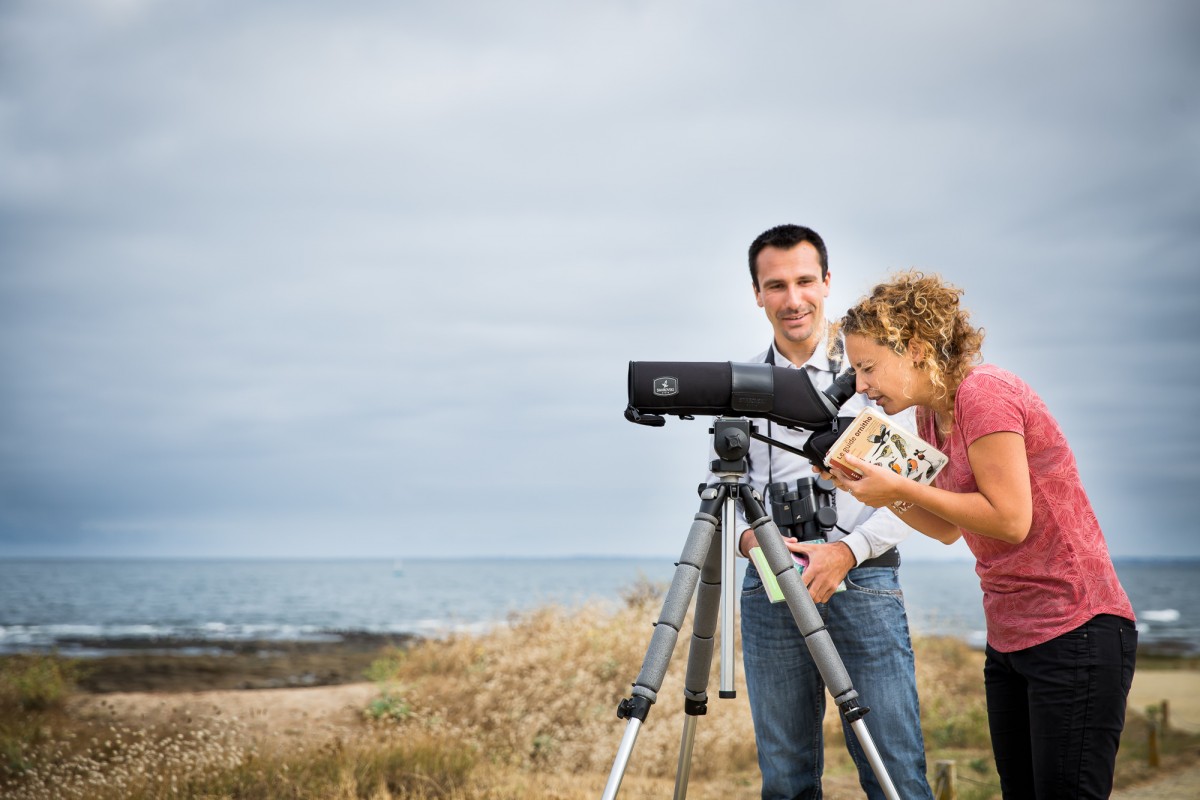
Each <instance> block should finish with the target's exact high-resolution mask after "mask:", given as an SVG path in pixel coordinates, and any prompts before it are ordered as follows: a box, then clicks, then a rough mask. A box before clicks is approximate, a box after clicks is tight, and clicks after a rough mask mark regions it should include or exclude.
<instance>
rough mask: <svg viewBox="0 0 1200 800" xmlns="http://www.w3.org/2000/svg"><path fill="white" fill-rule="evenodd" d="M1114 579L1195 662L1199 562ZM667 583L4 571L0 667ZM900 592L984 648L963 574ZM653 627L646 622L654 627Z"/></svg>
mask: <svg viewBox="0 0 1200 800" xmlns="http://www.w3.org/2000/svg"><path fill="white" fill-rule="evenodd" d="M744 563H745V562H742V561H739V569H738V578H737V586H738V587H740V585H741V573H742V570H743V569H744ZM1116 568H1117V574H1118V575H1119V577H1120V579H1121V582H1122V584H1123V585H1124V586H1125V590H1126V591H1127V592H1128V594H1129V596H1130V599H1131V601H1132V602H1133V606H1134V610H1135V612H1136V614H1137V617H1138V627H1139V630H1140V642H1141V649H1142V652H1148V653H1153V654H1158V655H1167V656H1197V655H1200V559H1198V560H1172V561H1147V560H1127V561H1126V560H1118V561H1117V562H1116ZM674 574H675V564H674V559H672V558H670V557H665V556H664V557H661V558H536V559H534V558H530V559H523V558H498V559H488V560H479V559H475V558H468V557H462V558H446V559H424V558H422V559H404V560H401V561H397V560H391V559H378V560H192V559H188V560H183V559H180V560H150V559H91V560H65V559H44V560H39V559H27V560H26V559H22V560H4V561H0V654H11V653H26V652H50V651H54V652H58V653H60V654H63V655H68V656H73V657H81V658H82V657H94V656H103V655H108V654H116V653H119V652H123V651H128V650H139V651H146V650H161V651H165V652H179V653H184V652H187V653H197V652H205V651H206V648H210V649H211V650H212V651H213V652H219V651H220V647H219V645H220V644H221V643H229V642H238V641H251V642H258V641H263V642H273V641H274V642H286V641H297V642H305V641H309V642H321V641H328V642H336V641H339V640H340V639H342V638H344V637H347V636H351V635H355V634H363V635H414V636H419V637H443V636H448V635H451V634H456V633H468V634H469V633H474V632H483V631H487V630H489V629H492V628H494V627H496V626H499V625H505V624H509V623H510V622H511V621H512V620H513V619H515V618H517V617H519V615H521V614H523V613H526V612H530V611H533V610H536V609H538V608H540V607H543V606H547V605H555V606H562V607H567V608H571V607H578V606H581V605H583V604H587V603H601V604H606V603H607V604H612V605H613V607H616V606H617V605H619V604H620V603H622V602H623V599H622V598H623V597H624V596H625V595H626V594H627V593H630V592H631V591H633V590H634V589H635V588H636V587H638V586H644V585H645V584H647V583H649V584H651V585H659V586H662V587H665V586H666V585H669V583H670V581H671V579H672V577H673V576H674ZM901 580H902V583H903V586H904V595H905V603H906V607H907V609H908V614H909V621H910V626H911V628H912V630H913V633H914V634H916V635H922V634H929V635H944V636H952V637H956V638H959V639H962V640H963V641H965V642H967V643H969V644H971V645H972V646H974V647H982V646H983V643H984V637H985V634H984V621H983V610H982V594H981V592H980V589H979V583H978V579H977V578H976V576H975V572H974V567H973V564H972V563H970V562H966V561H956V562H945V561H911V562H905V563H904V565H903V566H902V567H901ZM657 614H658V610H657V609H656V608H655V609H653V613H652V615H651V616H652V617H657ZM647 622H648V623H652V622H654V619H653V618H651V619H647ZM647 631H649V628H647ZM648 642H649V633H648V632H647V643H648ZM210 646H211V647H210Z"/></svg>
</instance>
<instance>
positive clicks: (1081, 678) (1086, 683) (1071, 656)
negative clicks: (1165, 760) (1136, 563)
mask: <svg viewBox="0 0 1200 800" xmlns="http://www.w3.org/2000/svg"><path fill="white" fill-rule="evenodd" d="M1136 655H1137V629H1136V628H1135V627H1134V624H1133V623H1132V622H1130V621H1129V620H1127V619H1123V618H1121V617H1116V616H1112V615H1110V614H1101V615H1099V616H1097V617H1093V618H1092V619H1091V620H1089V621H1087V622H1085V623H1084V624H1083V625H1080V626H1079V627H1078V628H1076V629H1074V630H1072V631H1068V632H1067V633H1064V634H1062V635H1061V636H1057V637H1055V638H1054V639H1051V640H1050V641H1048V642H1043V643H1042V644H1039V645H1036V646H1034V647H1030V648H1028V649H1026V650H1018V651H1016V652H1013V653H1001V652H998V651H996V650H993V649H992V648H991V646H990V645H989V646H988V648H987V660H986V662H985V663H984V667H983V677H984V686H985V688H986V690H987V709H988V727H989V728H990V729H991V733H992V751H993V753H994V754H995V756H996V769H997V771H998V772H999V773H1000V788H1001V790H1002V791H1003V793H1004V797H1005V798H1013V799H1014V800H1017V799H1018V798H1019V800H1033V799H1034V798H1036V800H1051V799H1053V800H1060V798H1080V800H1082V799H1083V798H1089V800H1090V799H1091V798H1096V799H1097V800H1102V799H1103V798H1107V797H1108V796H1109V794H1110V793H1111V792H1112V782H1113V767H1114V764H1115V762H1116V758H1117V748H1118V747H1119V746H1120V743H1121V729H1122V728H1124V727H1125V702H1126V698H1127V696H1128V695H1129V686H1130V684H1131V683H1132V682H1133V669H1134V662H1135V659H1136Z"/></svg>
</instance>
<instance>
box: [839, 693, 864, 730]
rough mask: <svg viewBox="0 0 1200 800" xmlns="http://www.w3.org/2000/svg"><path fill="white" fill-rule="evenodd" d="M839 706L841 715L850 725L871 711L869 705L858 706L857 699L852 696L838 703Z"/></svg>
mask: <svg viewBox="0 0 1200 800" xmlns="http://www.w3.org/2000/svg"><path fill="white" fill-rule="evenodd" d="M839 708H840V709H841V711H842V717H843V718H845V720H846V722H848V723H850V724H851V725H853V724H854V723H855V722H858V721H859V720H860V719H862V718H863V717H865V716H866V715H867V714H869V713H871V709H870V707H869V706H860V705H859V704H858V701H857V700H855V699H854V698H853V697H852V698H850V699H849V700H847V701H846V702H844V703H843V704H842V705H840V706H839Z"/></svg>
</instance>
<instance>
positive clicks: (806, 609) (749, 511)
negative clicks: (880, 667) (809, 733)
mask: <svg viewBox="0 0 1200 800" xmlns="http://www.w3.org/2000/svg"><path fill="white" fill-rule="evenodd" d="M741 500H742V506H743V509H744V510H745V512H746V518H747V519H749V520H752V522H751V523H750V525H751V527H752V528H753V529H754V533H755V537H756V538H757V540H758V546H759V547H761V548H762V551H763V555H764V556H766V559H767V564H768V565H769V566H770V567H771V571H772V572H773V573H774V574H775V577H776V579H777V580H778V581H779V589H780V591H782V592H783V597H784V599H785V600H786V601H787V604H788V609H789V610H790V611H791V612H792V618H793V619H794V620H796V625H797V627H799V629H800V633H801V634H802V635H803V636H804V643H805V645H807V646H808V651H809V653H811V654H812V658H813V663H815V664H816V665H817V670H818V671H819V672H820V673H821V678H822V680H824V681H825V686H826V688H827V689H829V694H830V695H832V696H833V700H834V702H835V703H837V706H838V709H839V710H840V711H841V712H842V716H843V717H844V718H845V719H846V721H847V722H849V723H850V727H851V728H852V729H853V730H854V733H855V735H856V736H857V737H858V740H859V743H860V744H861V745H862V748H863V751H864V752H865V753H866V755H867V760H868V761H869V762H870V764H871V769H872V771H873V772H874V773H875V777H876V779H877V780H878V781H879V786H880V787H881V788H882V789H883V793H884V794H885V795H886V796H887V797H888V798H889V800H900V796H899V795H898V794H897V793H896V786H895V784H893V783H892V779H891V776H889V775H888V773H887V769H886V768H885V767H884V764H883V760H882V759H881V758H880V757H879V751H878V750H876V749H875V742H874V740H872V739H871V734H870V732H869V731H868V730H867V727H866V723H865V722H863V719H862V718H863V715H864V714H866V713H867V712H868V711H870V709H869V708H865V707H862V706H859V704H858V692H856V691H855V690H854V684H853V683H852V682H851V681H850V675H849V673H847V672H846V666H845V665H844V664H843V663H842V659H841V656H839V655H838V653H837V648H836V647H834V645H833V640H832V639H831V638H830V636H829V631H828V630H826V628H825V621H824V620H823V619H821V612H820V611H818V610H817V606H816V604H815V603H814V602H813V599H812V595H810V594H809V593H808V587H807V586H805V585H804V579H803V578H801V577H800V573H799V572H798V571H797V570H796V569H795V566H794V562H793V561H792V557H791V554H790V553H789V552H788V549H787V546H786V545H785V544H784V543H783V537H782V535H781V534H780V533H779V527H778V526H777V525H776V524H775V522H774V521H773V520H772V519H771V517H770V515H769V514H767V513H766V511H765V510H764V509H763V505H762V501H761V500H759V498H758V497H757V495H755V493H754V492H751V491H745V492H742V493H741Z"/></svg>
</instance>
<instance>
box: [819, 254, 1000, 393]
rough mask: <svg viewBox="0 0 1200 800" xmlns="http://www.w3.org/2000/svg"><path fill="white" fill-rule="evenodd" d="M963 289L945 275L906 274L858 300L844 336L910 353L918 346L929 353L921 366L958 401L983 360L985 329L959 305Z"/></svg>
mask: <svg viewBox="0 0 1200 800" xmlns="http://www.w3.org/2000/svg"><path fill="white" fill-rule="evenodd" d="M962 294H963V290H962V289H959V288H958V287H957V286H951V285H950V284H948V283H946V282H945V281H943V280H942V278H941V276H940V275H925V274H924V273H922V272H918V271H916V270H908V271H906V272H900V273H897V274H895V275H894V276H892V279H891V280H890V281H888V282H887V283H881V284H879V285H877V286H876V287H875V288H874V289H872V290H871V294H870V295H868V296H866V297H864V298H862V299H861V300H859V301H858V303H857V305H855V306H854V307H853V308H851V309H850V310H849V311H847V312H846V316H845V317H844V318H843V319H842V323H841V326H842V333H843V334H846V335H849V334H852V333H854V334H859V335H860V336H866V337H868V338H870V339H873V340H874V341H875V342H877V343H879V344H881V345H884V346H885V347H890V348H892V350H894V351H895V352H897V353H907V352H908V347H909V345H910V344H914V343H915V344H917V345H918V346H920V348H921V350H922V351H923V352H924V353H925V360H924V362H923V363H921V364H919V365H918V366H920V367H921V368H922V369H924V370H925V373H926V374H927V375H928V376H929V379H930V381H932V382H933V385H934V386H936V387H938V388H939V389H940V390H941V396H942V397H948V398H951V399H953V397H954V394H955V392H957V391H958V385H959V384H960V383H962V381H963V378H965V377H966V376H967V373H968V372H969V371H970V370H971V367H972V366H973V365H975V364H978V363H979V361H980V358H981V355H980V350H981V348H982V346H983V334H984V332H983V329H982V328H975V327H972V326H971V325H970V323H969V322H968V319H969V318H970V316H971V314H970V312H969V311H966V310H964V309H963V308H961V307H960V306H959V298H960V297H962Z"/></svg>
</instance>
